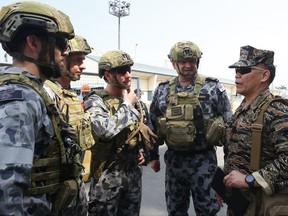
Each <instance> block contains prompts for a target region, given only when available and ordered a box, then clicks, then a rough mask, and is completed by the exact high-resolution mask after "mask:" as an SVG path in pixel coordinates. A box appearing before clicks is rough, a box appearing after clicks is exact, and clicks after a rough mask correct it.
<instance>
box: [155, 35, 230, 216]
mask: <svg viewBox="0 0 288 216" xmlns="http://www.w3.org/2000/svg"><path fill="white" fill-rule="evenodd" d="M201 56H202V52H201V51H200V49H199V47H198V46H197V45H196V44H195V43H193V42H191V41H180V42H178V43H176V44H174V45H173V46H172V48H171V50H170V53H169V55H168V57H169V59H170V60H171V62H172V65H173V67H174V69H175V70H176V71H177V73H178V76H177V77H175V78H173V79H171V80H170V81H166V82H163V83H160V84H159V85H158V87H157V88H156V90H155V92H154V96H153V100H152V103H151V105H150V116H151V120H152V124H153V126H154V128H155V132H157V135H158V137H160V138H161V139H158V145H162V144H163V142H165V143H166V145H167V146H168V150H167V151H166V152H165V157H164V161H165V164H166V174H165V197H166V205H167V210H168V215H169V216H172V215H173V216H178V215H179V216H183V215H185V216H186V215H188V213H187V212H188V209H189V204H190V198H191V195H192V198H193V202H194V209H195V212H196V214H197V215H203V216H204V215H216V214H217V212H218V211H219V209H220V205H219V204H218V203H217V200H216V195H215V192H214V191H213V190H212V189H211V187H210V182H211V180H212V178H213V176H214V173H215V171H216V168H217V157H216V151H215V146H214V145H216V144H217V145H219V144H220V143H221V142H220V139H219V140H216V142H212V141H211V140H210V139H208V138H207V137H208V136H206V135H207V134H208V131H209V130H208V127H206V126H207V125H208V122H209V121H210V120H214V119H216V117H217V118H221V119H222V121H223V118H224V120H225V121H226V120H227V119H228V118H229V117H230V116H231V114H232V113H231V108H230V104H229V100H228V97H227V94H226V91H225V89H224V87H223V86H222V84H220V83H219V81H218V80H217V79H215V78H211V77H204V76H203V75H200V74H198V67H199V64H200V58H201ZM218 135H219V137H221V136H224V135H225V133H223V131H221V133H220V132H219V133H218V134H217V133H215V134H214V136H218ZM155 160H157V158H155Z"/></svg>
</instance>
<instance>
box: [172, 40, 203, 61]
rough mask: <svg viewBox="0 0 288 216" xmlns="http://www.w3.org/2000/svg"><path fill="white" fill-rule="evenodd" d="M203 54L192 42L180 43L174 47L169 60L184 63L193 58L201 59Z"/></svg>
mask: <svg viewBox="0 0 288 216" xmlns="http://www.w3.org/2000/svg"><path fill="white" fill-rule="evenodd" d="M201 55H202V52H201V51H200V49H199V47H198V46H197V45H196V44H195V43H193V42H191V41H180V42H178V43H176V44H175V45H173V46H172V48H171V50H170V53H169V54H168V58H169V59H170V61H171V62H172V61H175V62H177V61H183V60H185V59H186V60H187V59H191V58H196V59H199V58H201Z"/></svg>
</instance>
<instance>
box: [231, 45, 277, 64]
mask: <svg viewBox="0 0 288 216" xmlns="http://www.w3.org/2000/svg"><path fill="white" fill-rule="evenodd" d="M273 62H274V52H273V51H270V50H260V49H256V48H254V47H252V46H249V45H247V46H243V47H241V48H240V59H239V61H237V62H236V63H234V64H233V65H230V66H229V68H238V67H251V66H255V65H257V64H260V63H263V64H265V65H267V66H269V65H273Z"/></svg>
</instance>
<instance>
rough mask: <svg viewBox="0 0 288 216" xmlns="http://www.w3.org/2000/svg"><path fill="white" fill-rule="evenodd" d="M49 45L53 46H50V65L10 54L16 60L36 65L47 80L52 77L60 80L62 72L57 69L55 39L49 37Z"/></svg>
mask: <svg viewBox="0 0 288 216" xmlns="http://www.w3.org/2000/svg"><path fill="white" fill-rule="evenodd" d="M48 44H51V45H50V46H49V55H50V63H47V62H43V61H39V60H37V59H33V58H31V57H28V56H26V55H24V54H23V53H19V52H9V54H10V55H11V56H12V57H14V58H18V59H21V60H24V61H29V62H32V63H34V64H35V65H36V66H37V67H38V69H39V70H40V71H41V73H43V74H44V75H45V76H46V77H47V78H50V77H53V78H58V77H59V76H61V75H62V72H61V71H60V70H59V69H57V68H56V64H55V54H54V48H55V38H54V37H52V36H50V35H49V36H48Z"/></svg>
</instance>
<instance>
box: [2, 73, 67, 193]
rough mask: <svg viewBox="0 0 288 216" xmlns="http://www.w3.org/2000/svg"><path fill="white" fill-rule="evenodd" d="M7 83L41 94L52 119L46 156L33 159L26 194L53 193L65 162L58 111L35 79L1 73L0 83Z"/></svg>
mask: <svg viewBox="0 0 288 216" xmlns="http://www.w3.org/2000/svg"><path fill="white" fill-rule="evenodd" d="M9 83H16V84H21V85H25V86H28V87H29V88H32V89H33V90H34V91H35V92H37V93H38V94H39V95H40V96H41V98H42V99H43V101H44V103H45V105H46V109H47V113H48V115H49V117H50V119H51V121H52V124H53V127H54V133H55V135H54V137H53V139H52V142H51V145H50V148H49V151H48V154H47V157H46V158H41V159H34V160H33V167H32V174H31V185H30V187H29V188H28V190H27V193H26V195H29V196H34V195H39V194H54V193H56V192H57V190H58V189H59V186H60V179H61V167H62V164H65V163H66V157H65V149H64V145H63V142H62V138H61V135H60V128H59V126H58V125H60V124H61V120H60V117H59V114H58V111H57V110H56V108H55V106H54V102H53V101H52V100H51V99H50V98H49V97H48V95H47V94H46V92H45V91H44V90H43V86H42V85H41V84H40V83H39V82H37V80H34V79H29V78H28V77H27V76H25V75H23V74H8V73H7V74H1V76H0V85H5V84H9ZM39 182H40V184H39ZM43 184H44V185H43ZM40 185H42V186H40Z"/></svg>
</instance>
